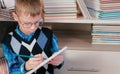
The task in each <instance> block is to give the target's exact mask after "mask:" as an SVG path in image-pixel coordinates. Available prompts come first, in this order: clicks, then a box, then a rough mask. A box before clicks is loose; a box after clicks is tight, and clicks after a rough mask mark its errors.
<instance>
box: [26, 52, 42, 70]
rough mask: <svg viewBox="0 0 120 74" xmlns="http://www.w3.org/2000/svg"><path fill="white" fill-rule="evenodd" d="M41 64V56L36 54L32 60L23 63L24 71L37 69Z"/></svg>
mask: <svg viewBox="0 0 120 74" xmlns="http://www.w3.org/2000/svg"><path fill="white" fill-rule="evenodd" d="M42 62H43V56H42V54H37V55H35V57H34V58H30V59H29V60H28V61H27V62H26V63H25V69H26V70H31V69H33V68H35V67H37V66H38V65H39V64H40V63H42Z"/></svg>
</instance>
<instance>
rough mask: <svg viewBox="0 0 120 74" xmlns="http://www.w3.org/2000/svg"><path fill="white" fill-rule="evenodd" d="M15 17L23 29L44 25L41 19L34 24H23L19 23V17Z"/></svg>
mask: <svg viewBox="0 0 120 74" xmlns="http://www.w3.org/2000/svg"><path fill="white" fill-rule="evenodd" d="M17 17H18V20H19V23H20V24H21V25H23V27H25V28H30V27H32V26H33V25H34V26H38V25H39V26H42V25H43V23H44V20H43V19H42V18H41V19H40V20H39V21H37V22H35V23H23V22H22V21H21V19H20V18H19V16H18V15H17Z"/></svg>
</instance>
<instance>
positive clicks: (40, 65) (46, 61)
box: [26, 46, 67, 74]
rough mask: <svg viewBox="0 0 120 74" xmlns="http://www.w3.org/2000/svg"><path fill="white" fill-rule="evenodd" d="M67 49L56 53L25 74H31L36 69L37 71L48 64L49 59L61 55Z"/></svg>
mask: <svg viewBox="0 0 120 74" xmlns="http://www.w3.org/2000/svg"><path fill="white" fill-rule="evenodd" d="M66 49H67V46H65V47H63V48H62V49H61V50H59V51H58V52H56V53H55V54H53V55H52V56H51V57H49V58H48V59H46V60H44V61H43V62H42V63H41V64H39V65H38V66H37V67H36V68H34V69H32V70H30V71H29V72H27V73H26V74H31V73H33V72H35V71H36V70H37V69H39V68H40V67H42V66H43V65H45V64H46V63H48V62H49V61H50V60H51V59H53V58H55V57H56V56H57V55H59V54H61V53H62V52H63V51H64V50H66Z"/></svg>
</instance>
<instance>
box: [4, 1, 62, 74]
mask: <svg viewBox="0 0 120 74" xmlns="http://www.w3.org/2000/svg"><path fill="white" fill-rule="evenodd" d="M41 13H42V8H41V4H40V0H15V12H13V13H12V15H13V18H14V19H15V21H17V22H18V26H17V27H16V29H15V30H14V31H12V32H10V33H9V34H7V35H6V36H5V37H4V39H3V41H2V48H3V52H4V55H5V58H6V59H7V61H8V66H9V71H10V74H25V73H26V72H28V71H30V70H32V69H34V68H35V67H36V66H38V65H39V64H40V63H42V62H43V60H44V59H43V58H48V57H50V56H51V55H52V54H54V53H55V52H57V51H58V44H57V43H58V42H57V38H56V36H55V35H54V34H53V32H52V31H51V30H49V29H47V28H42V27H41V26H39V22H42V21H43V20H42V17H41ZM28 56H29V57H28ZM30 56H31V58H30ZM32 56H33V57H32ZM62 63H63V56H62V55H58V56H57V57H55V58H54V59H52V60H51V61H49V62H48V64H46V65H44V66H43V67H41V68H40V69H38V70H37V71H36V72H34V74H54V70H53V69H54V68H60V67H61V65H62Z"/></svg>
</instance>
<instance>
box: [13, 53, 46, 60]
mask: <svg viewBox="0 0 120 74" xmlns="http://www.w3.org/2000/svg"><path fill="white" fill-rule="evenodd" d="M15 55H16V56H19V57H25V58H35V57H34V56H27V55H21V54H15ZM46 59H47V58H43V60H46Z"/></svg>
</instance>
